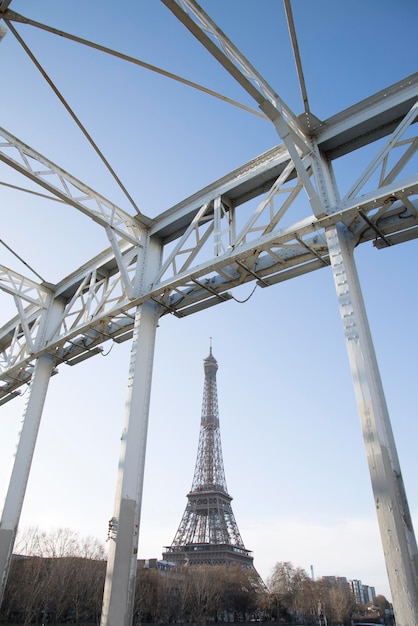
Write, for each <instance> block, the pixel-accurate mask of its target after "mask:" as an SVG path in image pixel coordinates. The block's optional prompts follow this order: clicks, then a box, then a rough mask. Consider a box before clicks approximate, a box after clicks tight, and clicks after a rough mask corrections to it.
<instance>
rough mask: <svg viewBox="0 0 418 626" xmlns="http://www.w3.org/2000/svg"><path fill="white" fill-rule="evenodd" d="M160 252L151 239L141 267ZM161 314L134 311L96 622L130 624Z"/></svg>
mask: <svg viewBox="0 0 418 626" xmlns="http://www.w3.org/2000/svg"><path fill="white" fill-rule="evenodd" d="M159 254H160V250H159V248H158V246H152V244H151V248H150V251H149V256H148V261H149V264H148V267H147V268H145V271H146V273H147V272H150V271H151V270H152V269H153V265H154V264H158V263H159V262H160V260H159ZM160 315H161V310H160V307H159V306H158V305H157V304H156V303H155V302H152V301H148V302H145V303H144V304H143V305H142V306H138V308H137V311H136V316H135V323H134V330H133V340H132V349H131V361H130V368H129V378H128V390H127V396H126V402H125V420H124V427H123V432H122V438H121V447H120V459H119V471H118V480H117V486H116V494H115V505H114V511H113V516H112V517H111V519H110V522H109V538H108V539H109V550H108V561H107V570H106V582H105V589H104V594H103V608H102V616H101V626H131V624H132V616H133V607H134V599H135V581H136V571H137V560H138V539H139V523H140V517H141V502H142V488H143V483H144V467H145V452H146V442H147V431H148V414H149V403H150V395H151V378H152V364H153V358H154V346H155V335H156V330H157V325H158V320H159V318H160Z"/></svg>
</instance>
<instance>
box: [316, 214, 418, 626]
mask: <svg viewBox="0 0 418 626" xmlns="http://www.w3.org/2000/svg"><path fill="white" fill-rule="evenodd" d="M327 240H328V247H329V252H330V259H331V264H332V270H333V275H334V281H335V287H336V290H337V296H338V301H339V307H340V314H341V319H342V321H343V325H344V332H345V338H346V345H347V351H348V357H349V361H350V366H351V372H352V376H353V381H354V389H355V394H356V399H357V406H358V411H359V414H360V420H361V425H362V430H363V437H364V445H365V448H366V454H367V460H368V464H369V471H370V478H371V483H372V488H373V495H374V500H375V505H376V512H377V519H378V523H379V528H380V535H381V539H382V545H383V552H384V556H385V561H386V569H387V574H388V579H389V584H390V589H391V592H392V601H393V607H394V612H395V618H396V624H397V625H398V626H415V625H416V624H418V579H417V565H418V556H417V544H416V540H415V534H414V529H413V526H412V520H411V515H410V513H409V506H408V502H407V499H406V494H405V489H404V485H403V480H402V474H401V469H400V465H399V461H398V455H397V451H396V445H395V440H394V437H393V433H392V427H391V423H390V419H389V413H388V409H387V406H386V401H385V397H384V392H383V385H382V381H381V379H380V374H379V369H378V365H377V359H376V355H375V352H374V347H373V342H372V338H371V333H370V328H369V325H368V320H367V315H366V309H365V305H364V302H363V297H362V293H361V287H360V282H359V278H358V275H357V269H356V266H355V263H354V254H353V245H352V242H351V241H350V238H349V233H348V231H347V230H346V229H345V227H344V226H343V225H342V224H339V225H337V226H333V227H332V228H329V229H328V231H327Z"/></svg>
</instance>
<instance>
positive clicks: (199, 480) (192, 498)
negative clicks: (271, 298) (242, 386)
mask: <svg viewBox="0 0 418 626" xmlns="http://www.w3.org/2000/svg"><path fill="white" fill-rule="evenodd" d="M203 364H204V372H205V382H204V390H203V403H202V417H201V423H200V436H199V446H198V451H197V460H196V467H195V471H194V477H193V483H192V488H191V491H190V492H189V493H188V494H187V506H186V509H185V511H184V514H183V517H182V520H181V522H180V525H179V527H178V530H177V532H176V535H175V537H174V539H173V542H172V544H171V546H169V547H168V546H166V550H167V551H166V552H165V553H164V554H163V559H164V560H166V561H170V562H172V563H175V564H176V565H185V564H189V565H204V564H210V565H229V564H232V563H238V564H239V565H241V566H242V567H245V568H248V569H254V566H253V557H252V556H251V551H250V550H247V548H246V547H245V546H244V543H243V541H242V538H241V535H240V532H239V530H238V526H237V523H236V521H235V517H234V514H233V512H232V507H231V501H232V497H231V496H230V495H229V494H228V490H227V486H226V480H225V471H224V464H223V458H222V447H221V434H220V429H219V415H218V394H217V388H216V372H217V370H218V363H217V361H216V359H215V358H214V356H213V354H212V344H211V345H210V353H209V356H208V357H207V358H206V359H204V361H203ZM254 573H255V574H256V575H257V577H259V576H258V574H257V572H256V571H255V570H254Z"/></svg>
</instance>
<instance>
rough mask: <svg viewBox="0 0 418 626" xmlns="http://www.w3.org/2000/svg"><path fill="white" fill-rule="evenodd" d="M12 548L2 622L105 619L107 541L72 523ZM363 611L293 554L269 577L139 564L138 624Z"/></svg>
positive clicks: (323, 617)
mask: <svg viewBox="0 0 418 626" xmlns="http://www.w3.org/2000/svg"><path fill="white" fill-rule="evenodd" d="M15 552H16V554H15V556H14V558H13V559H12V563H11V568H10V573H9V578H8V582H7V586H6V592H5V597H4V600H3V604H2V607H1V610H0V623H2V624H21V625H25V626H26V625H29V624H64V623H66V624H69V623H72V624H100V613H101V606H102V595H103V587H104V580H105V573H106V560H105V554H106V550H105V545H104V544H102V543H101V542H99V541H98V540H97V539H95V538H92V537H88V538H86V539H81V538H80V537H79V536H78V534H77V533H75V532H74V531H71V530H68V529H59V530H56V531H54V532H51V533H45V532H40V531H39V530H37V529H31V530H28V531H25V532H24V533H23V535H21V536H19V538H18V542H17V545H16V550H15ZM376 602H377V605H376V607H377V608H376V610H375V613H372V612H370V611H369V612H368V618H367V621H373V620H374V618H376V620H377V619H378V618H380V616H381V615H382V614H383V612H384V609H385V608H386V607H387V606H389V605H388V603H387V601H386V600H385V598H383V596H380V597H378V598H377V599H376ZM365 611H366V608H365V607H359V606H357V605H356V603H355V599H354V596H353V595H352V593H351V591H350V589H349V586H348V584H345V585H344V583H343V581H341V580H340V581H339V582H335V583H334V584H331V583H330V581H329V580H324V579H322V580H318V581H313V580H312V579H311V578H310V577H309V576H308V574H307V573H306V572H305V571H304V570H303V569H302V568H299V567H294V566H293V565H292V564H291V563H289V562H282V563H276V565H275V567H274V568H273V571H272V574H271V576H270V577H269V579H268V580H267V581H266V585H262V584H260V582H259V580H258V578H257V576H254V572H253V571H251V570H246V569H243V568H242V567H240V566H237V565H236V566H214V565H202V566H196V565H194V566H184V567H173V568H166V569H164V570H161V569H158V568H150V569H147V568H144V567H143V564H142V565H141V564H139V565H138V572H137V579H136V593H135V607H134V624H144V623H159V624H169V623H175V622H180V623H196V624H203V623H207V622H211V621H213V622H215V621H216V622H219V621H224V622H236V621H240V622H245V621H261V622H265V621H275V622H281V623H295V622H297V623H298V624H300V623H305V624H319V623H321V622H322V623H323V624H327V625H328V626H333V625H334V624H347V625H349V624H351V620H352V619H353V618H356V616H357V617H361V616H362V615H363V614H364V613H365ZM376 623H382V622H378V621H376ZM387 623H389V622H387Z"/></svg>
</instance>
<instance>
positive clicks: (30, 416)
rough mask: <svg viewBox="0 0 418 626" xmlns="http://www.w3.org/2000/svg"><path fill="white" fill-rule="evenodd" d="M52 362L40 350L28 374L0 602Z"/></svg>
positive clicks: (45, 333) (45, 328)
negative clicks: (31, 370)
mask: <svg viewBox="0 0 418 626" xmlns="http://www.w3.org/2000/svg"><path fill="white" fill-rule="evenodd" d="M59 309H60V302H59V301H56V302H55V303H54V304H53V305H52V307H51V309H50V310H49V311H45V315H44V319H43V322H42V328H41V331H40V333H39V334H38V337H37V341H38V343H45V342H46V341H47V340H48V339H49V338H50V337H51V328H53V327H54V321H55V320H54V315H57V314H58V313H59V312H60V311H59ZM54 366H55V361H54V359H53V357H52V356H51V355H49V354H43V355H41V356H40V357H39V358H38V359H37V361H36V365H35V369H34V374H33V377H32V382H31V386H30V392H29V399H28V403H27V406H26V411H25V415H24V419H23V426H22V430H21V432H20V436H19V443H18V446H17V450H16V455H15V459H14V464H13V469H12V474H11V477H10V481H9V487H8V490H7V494H6V499H5V502H4V507H3V512H2V516H1V520H0V575H1V580H0V605H1V602H2V599H3V594H4V589H5V586H6V582H7V577H8V573H9V568H10V560H11V556H12V552H13V546H14V542H15V538H16V533H17V528H18V524H19V519H20V514H21V512H22V506H23V499H24V496H25V492H26V486H27V483H28V479H29V473H30V468H31V464H32V458H33V454H34V451H35V444H36V439H37V435H38V430H39V424H40V421H41V416H42V409H43V406H44V402H45V397H46V392H47V389H48V384H49V380H50V377H51V374H52V372H53V369H54Z"/></svg>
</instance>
